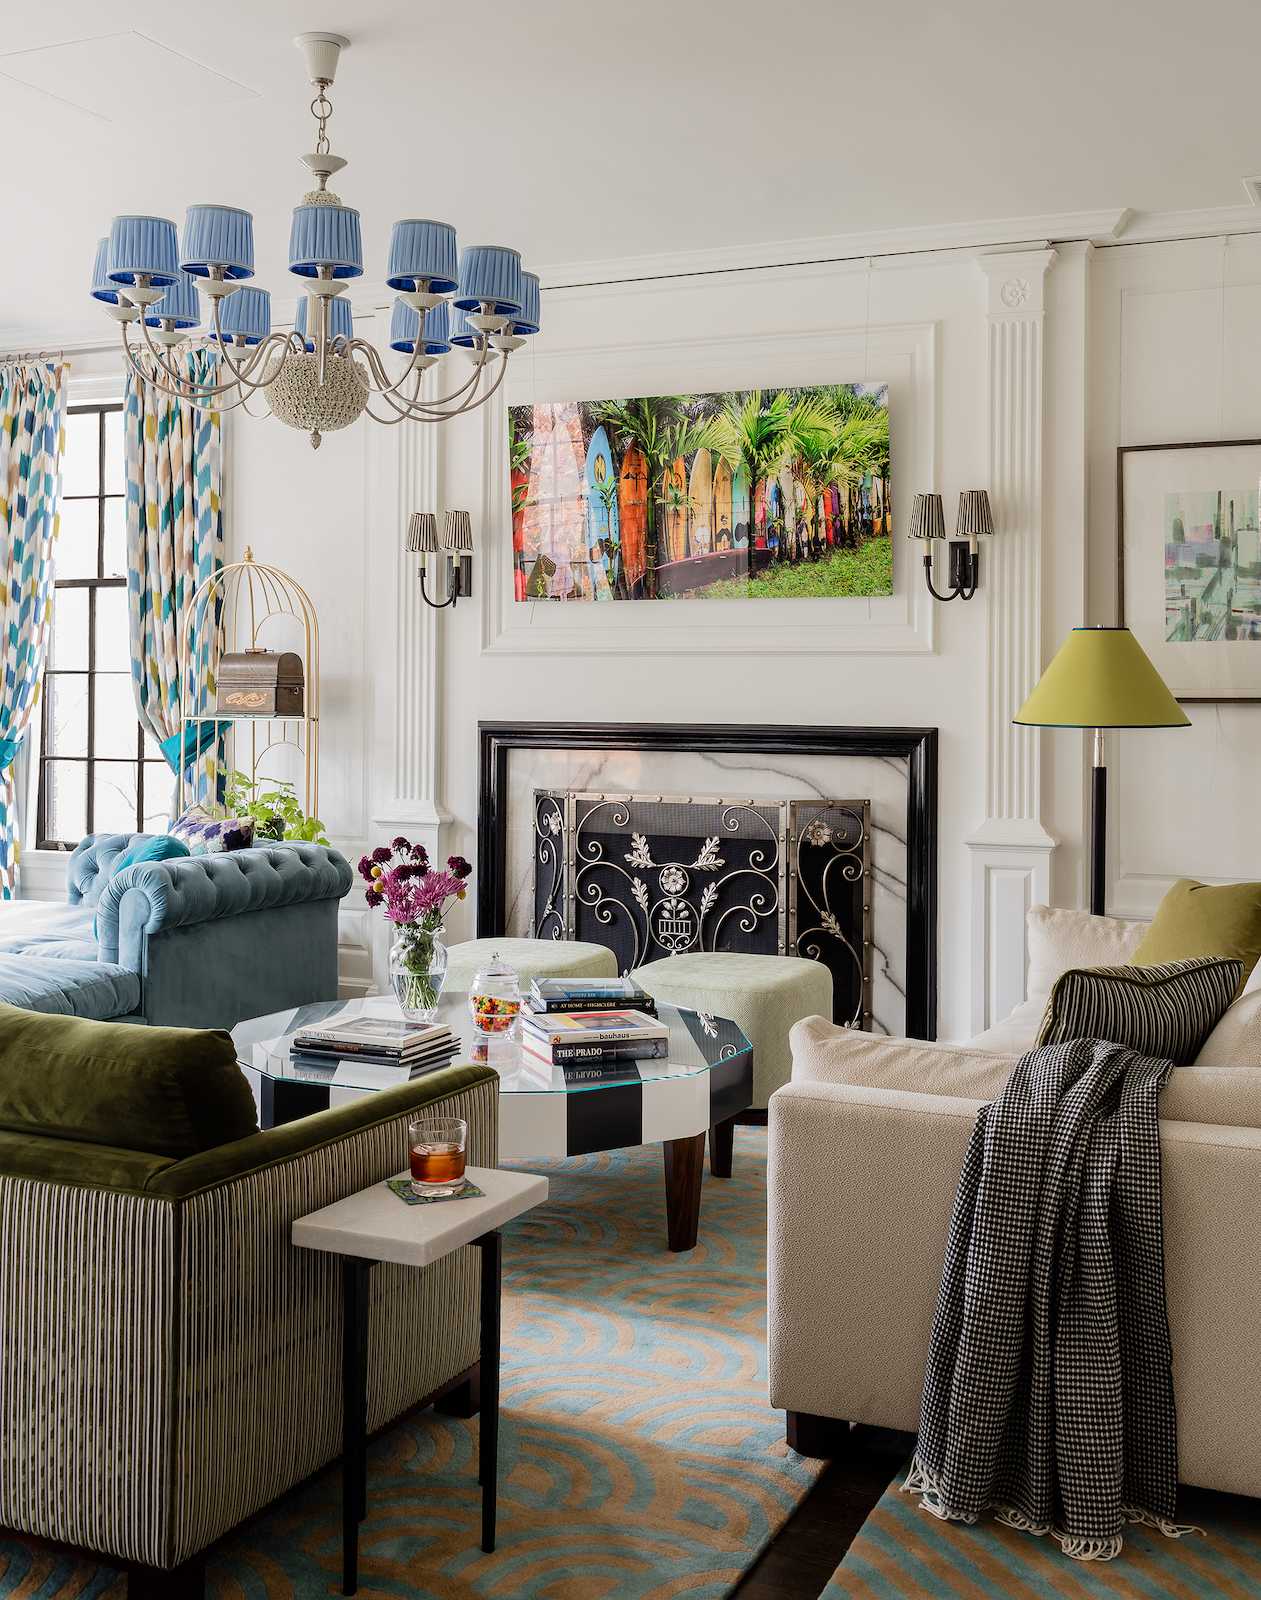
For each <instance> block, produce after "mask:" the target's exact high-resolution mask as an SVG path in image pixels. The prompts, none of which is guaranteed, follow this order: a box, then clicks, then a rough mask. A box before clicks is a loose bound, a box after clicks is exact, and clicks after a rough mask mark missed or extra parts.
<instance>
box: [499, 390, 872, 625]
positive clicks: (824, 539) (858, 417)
mask: <svg viewBox="0 0 1261 1600" xmlns="http://www.w3.org/2000/svg"><path fill="white" fill-rule="evenodd" d="M508 449H509V470H510V472H511V476H512V547H513V581H514V598H515V599H516V600H518V601H537V600H550V601H558V602H592V601H597V602H598V601H606V600H670V599H680V598H689V599H696V598H718V599H758V598H771V599H818V598H837V597H852V596H871V595H889V594H891V593H892V592H893V547H892V532H893V504H892V496H891V492H890V472H889V390H888V385H887V384H884V383H861V384H832V385H827V386H816V387H813V388H791V389H790V388H779V389H753V390H738V391H726V392H723V393H717V394H672V395H655V396H645V397H640V398H635V399H611V400H568V401H559V402H548V403H545V404H536V405H514V406H510V407H509V408H508Z"/></svg>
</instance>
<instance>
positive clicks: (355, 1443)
mask: <svg viewBox="0 0 1261 1600" xmlns="http://www.w3.org/2000/svg"><path fill="white" fill-rule="evenodd" d="M374 1265H375V1263H374V1262H371V1261H364V1260H362V1259H361V1258H360V1257H358V1256H345V1257H343V1259H342V1593H343V1594H354V1593H355V1592H356V1591H357V1589H358V1588H359V1524H360V1523H361V1522H362V1521H363V1519H364V1517H365V1516H367V1514H368V1274H369V1272H370V1271H371V1270H372V1267H373V1266H374Z"/></svg>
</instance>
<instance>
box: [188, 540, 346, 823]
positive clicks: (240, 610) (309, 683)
mask: <svg viewBox="0 0 1261 1600" xmlns="http://www.w3.org/2000/svg"><path fill="white" fill-rule="evenodd" d="M210 618H213V619H214V622H213V628H212V629H211V630H210V631H209V632H207V630H206V623H207V620H208V619H210ZM286 619H287V620H286ZM295 628H296V630H297V631H298V634H299V638H300V645H299V642H298V640H296V639H292V638H290V639H284V640H281V641H277V640H276V636H277V635H280V634H283V633H284V632H285V631H286V629H288V631H289V632H290V633H292V632H293V630H294V629H295ZM207 639H209V641H210V643H209V651H210V662H211V664H212V666H217V664H218V662H219V660H220V659H221V657H222V656H224V655H225V654H228V653H229V652H232V651H243V650H260V649H265V648H268V647H269V644H268V641H273V642H280V643H281V647H282V648H284V649H294V650H296V651H297V653H299V654H300V655H301V658H302V673H303V683H304V701H303V703H304V707H305V709H304V711H303V713H302V714H301V715H300V716H298V715H295V714H293V713H292V712H288V713H281V714H279V715H270V716H269V715H267V714H265V713H263V714H260V713H257V712H246V713H241V712H224V711H194V710H193V709H192V707H191V705H190V699H191V687H190V686H191V682H192V674H191V672H190V670H189V669H190V662H191V660H192V658H193V655H194V652H196V653H198V654H201V653H202V652H203V651H205V650H206V649H207V648H208V646H207V644H206V643H205V642H204V641H206V640H207ZM197 641H203V642H201V643H198V642H197ZM179 665H180V751H181V754H182V753H183V752H184V750H186V749H187V748H188V730H190V729H195V728H197V727H199V726H201V725H204V724H206V723H226V724H228V725H229V727H228V731H227V733H226V734H225V736H224V737H225V739H226V740H227V741H228V743H229V746H230V751H229V754H228V756H227V765H228V769H229V770H230V771H232V770H236V771H241V772H247V773H248V775H249V777H250V779H251V781H253V782H255V783H257V782H258V780H259V779H260V778H264V777H269V776H270V777H274V778H275V780H276V781H278V782H280V781H288V782H291V783H293V785H294V788H295V789H298V783H297V781H296V779H294V778H292V777H289V776H288V774H286V773H284V772H280V773H274V772H273V773H267V772H266V771H265V767H266V765H267V758H268V757H269V756H271V755H273V754H275V753H276V752H279V753H280V754H281V755H283V756H289V755H290V754H291V753H292V754H295V755H296V757H297V765H298V767H299V768H300V770H301V774H302V784H301V790H300V800H301V804H302V809H303V810H304V811H305V812H306V814H307V815H308V816H311V817H314V816H318V815H319V805H320V772H319V766H320V625H319V619H318V618H317V617H316V614H315V607H314V605H313V604H312V602H311V597H310V596H309V595H308V594H307V592H306V590H305V589H304V588H303V587H302V585H301V584H300V583H298V582H297V580H296V579H294V578H292V577H290V576H289V574H288V573H287V572H283V571H282V570H281V569H280V568H279V567H273V566H269V565H268V564H267V563H266V562H263V561H256V560H255V559H254V552H253V551H252V550H251V549H249V548H248V547H247V548H246V551H245V555H244V557H243V558H242V559H241V560H240V561H233V562H229V563H228V565H227V566H225V567H222V568H221V569H220V570H219V571H218V572H216V573H213V574H212V575H211V576H210V577H209V578H207V579H205V580H204V582H202V583H201V584H199V585H198V587H197V589H196V590H194V592H193V596H192V598H191V600H190V601H189V602H188V605H187V606H186V607H185V609H184V617H183V622H182V626H181V629H180V643H179ZM238 724H244V725H246V726H247V727H248V729H249V738H248V746H249V757H248V761H246V760H244V759H243V752H242V750H241V748H240V743H241V741H238V738H237V731H238ZM276 730H278V731H276ZM197 760H198V757H197V756H194V757H193V758H192V759H191V760H189V761H187V762H184V761H182V760H181V762H180V769H179V774H178V778H177V784H176V796H177V804H178V810H179V812H180V813H182V812H183V810H184V808H185V806H186V805H187V804H188V803H189V800H190V798H191V795H190V793H189V782H188V776H187V775H188V772H189V770H190V769H191V768H192V767H194V766H195V765H196V762H197ZM273 764H274V763H273ZM208 809H213V804H212V803H208Z"/></svg>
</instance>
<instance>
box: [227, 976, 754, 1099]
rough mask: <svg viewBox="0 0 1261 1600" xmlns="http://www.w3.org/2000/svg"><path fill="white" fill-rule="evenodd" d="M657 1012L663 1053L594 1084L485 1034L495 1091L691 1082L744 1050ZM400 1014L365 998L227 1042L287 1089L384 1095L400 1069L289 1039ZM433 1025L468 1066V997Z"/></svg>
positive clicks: (449, 997)
mask: <svg viewBox="0 0 1261 1600" xmlns="http://www.w3.org/2000/svg"><path fill="white" fill-rule="evenodd" d="M657 1014H658V1017H659V1018H660V1020H661V1021H662V1022H664V1023H665V1024H666V1026H667V1027H668V1028H669V1030H670V1048H669V1054H668V1055H666V1056H663V1057H661V1058H659V1059H657V1060H655V1061H620V1062H617V1063H616V1064H610V1065H603V1064H602V1065H601V1067H600V1073H599V1077H598V1079H595V1080H593V1079H592V1078H590V1077H589V1076H588V1077H582V1076H580V1075H579V1074H580V1073H582V1072H584V1071H589V1070H590V1069H582V1068H579V1069H577V1070H575V1069H573V1068H570V1069H569V1072H568V1076H567V1075H566V1070H565V1069H564V1068H562V1067H554V1066H551V1065H550V1064H549V1063H548V1062H545V1061H540V1060H538V1059H537V1058H536V1057H534V1056H531V1055H529V1054H527V1053H526V1052H525V1051H524V1050H523V1049H522V1048H521V1045H520V1044H519V1043H518V1042H517V1041H516V1040H515V1039H512V1038H509V1037H507V1036H506V1035H503V1034H492V1035H490V1037H489V1040H488V1053H487V1060H488V1062H489V1065H491V1066H492V1067H494V1069H495V1071H496V1072H497V1073H498V1074H499V1078H500V1084H499V1088H500V1092H501V1093H503V1094H582V1093H587V1092H590V1091H591V1090H595V1089H607V1088H610V1087H612V1086H613V1085H616V1084H619V1083H651V1082H657V1081H659V1080H661V1079H666V1078H691V1077H695V1076H696V1075H697V1074H698V1073H704V1072H708V1071H710V1069H711V1068H713V1067H715V1066H717V1065H718V1063H719V1062H726V1061H731V1060H732V1059H734V1058H735V1057H737V1056H742V1055H747V1054H749V1052H750V1045H749V1041H748V1040H747V1039H746V1038H745V1036H744V1034H743V1033H742V1031H741V1030H740V1028H739V1027H737V1025H736V1024H735V1023H734V1022H729V1021H728V1020H727V1019H726V1018H725V1017H711V1016H709V1015H707V1014H706V1013H705V1012H701V1011H684V1010H681V1009H680V1008H679V1007H677V1006H668V1005H659V1006H658V1008H657ZM398 1015H399V1010H398V1006H397V1005H396V1003H395V1001H394V999H393V998H392V997H391V996H388V995H369V996H368V997H367V998H366V999H363V1000H326V1001H321V1002H318V1003H316V1004H314V1005H306V1006H295V1007H293V1008H291V1009H290V1010H288V1011H276V1012H273V1013H272V1014H271V1015H270V1016H267V1017H254V1018H252V1019H251V1020H250V1021H248V1022H240V1023H238V1024H237V1026H236V1027H235V1028H233V1030H232V1042H233V1043H234V1044H235V1046H236V1055H237V1061H238V1062H239V1064H240V1065H241V1066H242V1067H246V1068H248V1069H250V1070H251V1071H253V1072H258V1073H261V1074H262V1075H263V1076H265V1077H268V1078H275V1079H281V1080H284V1081H285V1082H289V1083H311V1084H320V1085H325V1086H328V1085H334V1084H335V1085H338V1086H340V1087H344V1088H348V1089H355V1088H358V1089H383V1088H387V1087H391V1086H392V1085H394V1084H396V1083H398V1082H399V1081H400V1077H401V1074H400V1072H399V1069H397V1068H395V1067H385V1068H381V1067H374V1066H373V1065H372V1064H371V1063H368V1062H357V1061H354V1060H352V1059H342V1060H336V1059H334V1060H332V1061H330V1062H329V1063H328V1064H327V1065H325V1064H324V1063H322V1062H312V1061H309V1060H299V1061H295V1060H294V1059H293V1058H292V1057H291V1055H290V1054H289V1048H290V1041H291V1039H292V1037H293V1035H294V1034H295V1033H300V1032H301V1031H302V1030H303V1029H304V1028H311V1027H326V1026H328V1024H329V1023H330V1022H332V1021H334V1020H339V1021H343V1022H344V1021H349V1020H350V1019H351V1018H352V1017H363V1016H369V1017H392V1018H397V1017H398ZM434 1021H435V1022H440V1023H445V1024H446V1026H447V1027H448V1028H450V1029H451V1031H452V1033H453V1034H455V1036H456V1038H457V1039H458V1041H459V1048H458V1050H457V1051H456V1054H455V1056H454V1057H453V1058H452V1064H453V1065H458V1064H463V1063H470V1062H472V1061H473V1060H474V1059H475V1056H474V1047H475V1045H477V1044H478V1043H479V1042H480V1040H481V1037H482V1036H481V1035H480V1034H478V1032H477V1030H476V1029H475V1028H474V1026H473V1019H472V1017H471V1016H470V1015H469V1008H468V995H467V994H466V993H464V992H462V991H459V990H452V991H448V992H447V993H446V994H444V995H443V997H442V1000H441V1003H440V1004H439V1007H438V1014H437V1016H436V1017H435V1018H434Z"/></svg>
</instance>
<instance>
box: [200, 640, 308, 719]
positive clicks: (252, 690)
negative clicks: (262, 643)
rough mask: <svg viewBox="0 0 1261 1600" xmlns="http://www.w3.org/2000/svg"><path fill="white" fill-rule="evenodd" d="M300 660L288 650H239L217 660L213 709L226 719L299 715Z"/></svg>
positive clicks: (300, 698) (300, 695) (301, 710)
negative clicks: (217, 667) (226, 717)
mask: <svg viewBox="0 0 1261 1600" xmlns="http://www.w3.org/2000/svg"><path fill="white" fill-rule="evenodd" d="M302 708H303V678H302V657H301V656H300V655H297V654H296V653H295V652H294V651H292V650H283V651H276V650H241V651H234V652H232V653H230V654H227V655H224V656H222V657H221V658H220V660H219V672H218V676H217V692H216V698H215V710H216V711H218V712H221V713H223V714H225V715H227V716H230V717H300V716H302V715H303V709H302Z"/></svg>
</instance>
